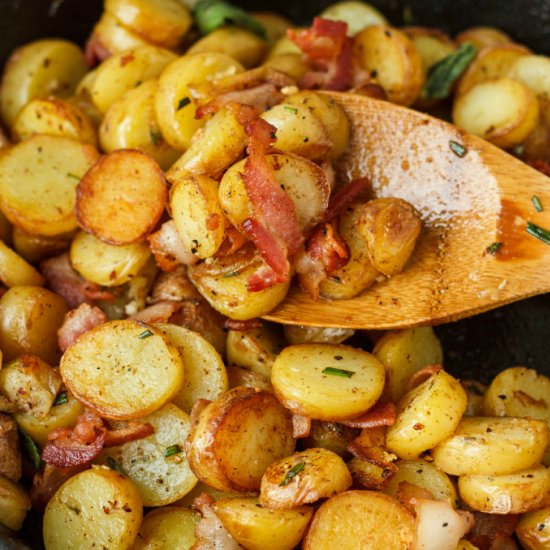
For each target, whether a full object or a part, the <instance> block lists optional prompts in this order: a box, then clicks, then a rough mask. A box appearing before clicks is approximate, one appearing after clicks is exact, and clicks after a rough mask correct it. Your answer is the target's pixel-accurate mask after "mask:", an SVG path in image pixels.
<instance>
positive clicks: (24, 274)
mask: <svg viewBox="0 0 550 550" xmlns="http://www.w3.org/2000/svg"><path fill="white" fill-rule="evenodd" d="M0 282H2V283H3V284H5V285H6V286H7V287H12V286H21V285H29V286H42V285H43V284H44V277H43V276H42V275H41V274H40V273H38V271H37V270H36V269H35V268H34V267H33V266H32V265H30V264H29V263H27V262H26V261H25V260H24V259H23V258H22V257H21V256H19V254H17V253H16V252H14V251H13V250H12V249H11V248H9V247H8V246H6V245H5V244H4V243H3V242H2V241H1V240H0Z"/></svg>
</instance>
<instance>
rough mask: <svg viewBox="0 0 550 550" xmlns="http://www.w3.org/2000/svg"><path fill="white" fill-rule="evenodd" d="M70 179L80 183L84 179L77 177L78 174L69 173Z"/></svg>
mask: <svg viewBox="0 0 550 550" xmlns="http://www.w3.org/2000/svg"><path fill="white" fill-rule="evenodd" d="M67 177H68V178H73V179H74V180H78V181H80V180H81V179H82V178H81V177H80V176H77V175H76V174H71V172H67Z"/></svg>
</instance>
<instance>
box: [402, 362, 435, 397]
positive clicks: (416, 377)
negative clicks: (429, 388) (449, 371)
mask: <svg viewBox="0 0 550 550" xmlns="http://www.w3.org/2000/svg"><path fill="white" fill-rule="evenodd" d="M442 370H443V366H442V365H426V366H425V367H424V368H422V369H420V370H419V371H418V372H415V373H414V374H413V375H412V376H411V377H410V379H409V383H408V384H407V391H410V390H412V389H413V388H416V386H420V384H422V382H425V381H426V380H428V378H430V377H431V376H433V375H434V374H437V373H438V372H440V371H442Z"/></svg>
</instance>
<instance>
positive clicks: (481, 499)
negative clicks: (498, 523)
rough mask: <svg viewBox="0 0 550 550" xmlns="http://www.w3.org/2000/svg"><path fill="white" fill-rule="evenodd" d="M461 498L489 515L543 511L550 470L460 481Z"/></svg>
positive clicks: (471, 477) (472, 477) (473, 507)
mask: <svg viewBox="0 0 550 550" xmlns="http://www.w3.org/2000/svg"><path fill="white" fill-rule="evenodd" d="M458 491H459V493H460V498H461V499H462V500H463V501H464V502H465V503H466V504H467V505H468V506H469V507H470V508H472V509H474V510H477V511H478V512H485V513H488V514H522V513H524V512H530V511H532V510H536V509H537V508H540V506H541V502H543V499H544V498H545V496H546V495H547V494H548V491H550V470H548V468H545V467H543V466H539V467H535V468H531V469H529V470H523V471H521V472H518V473H516V474H508V475H500V476H497V475H490V476H481V475H466V476H460V477H459V478H458Z"/></svg>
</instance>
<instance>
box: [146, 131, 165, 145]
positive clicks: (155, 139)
mask: <svg viewBox="0 0 550 550" xmlns="http://www.w3.org/2000/svg"><path fill="white" fill-rule="evenodd" d="M149 136H150V137H151V143H152V144H153V145H158V144H159V143H160V142H161V141H162V134H161V133H160V132H154V131H153V130H149Z"/></svg>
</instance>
